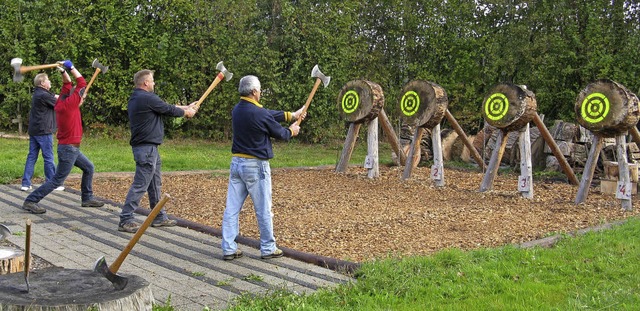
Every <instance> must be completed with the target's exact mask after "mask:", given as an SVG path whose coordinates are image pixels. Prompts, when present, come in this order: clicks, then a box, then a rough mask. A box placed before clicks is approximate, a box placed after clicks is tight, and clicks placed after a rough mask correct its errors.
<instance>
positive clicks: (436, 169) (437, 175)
mask: <svg viewBox="0 0 640 311" xmlns="http://www.w3.org/2000/svg"><path fill="white" fill-rule="evenodd" d="M431 179H433V180H442V165H432V166H431Z"/></svg>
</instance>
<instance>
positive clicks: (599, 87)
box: [574, 79, 640, 138]
mask: <svg viewBox="0 0 640 311" xmlns="http://www.w3.org/2000/svg"><path fill="white" fill-rule="evenodd" d="M574 108H575V112H576V116H577V118H578V123H580V125H582V126H584V127H585V128H587V129H588V130H590V131H591V132H593V133H594V134H596V135H599V136H601V137H607V138H608V137H615V136H617V135H618V134H620V133H624V132H626V131H628V130H629V129H631V128H632V127H634V126H635V125H636V123H638V119H639V117H640V112H639V111H638V97H637V96H636V95H635V94H633V93H631V92H630V91H629V90H628V89H627V88H626V87H624V86H623V85H621V84H619V83H616V82H614V81H611V80H608V79H600V80H597V81H595V82H593V83H590V84H589V85H587V87H586V88H585V89H584V90H582V91H581V92H580V94H578V98H577V99H576V103H575V106H574Z"/></svg>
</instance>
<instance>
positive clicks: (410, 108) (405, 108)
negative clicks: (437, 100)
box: [400, 91, 420, 117]
mask: <svg viewBox="0 0 640 311" xmlns="http://www.w3.org/2000/svg"><path fill="white" fill-rule="evenodd" d="M419 107H420V96H419V95H418V93H416V92H414V91H409V92H406V93H405V94H404V95H403V96H402V100H401V101H400V110H402V113H403V114H404V115H405V116H407V117H410V116H412V115H414V114H415V113H416V112H418V108H419Z"/></svg>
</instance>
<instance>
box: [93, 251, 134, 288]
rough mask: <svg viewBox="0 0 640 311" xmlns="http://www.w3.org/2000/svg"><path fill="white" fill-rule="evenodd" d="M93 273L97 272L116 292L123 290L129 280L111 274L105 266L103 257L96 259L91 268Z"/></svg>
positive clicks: (105, 262) (107, 266)
mask: <svg viewBox="0 0 640 311" xmlns="http://www.w3.org/2000/svg"><path fill="white" fill-rule="evenodd" d="M93 271H95V272H98V273H100V274H101V275H102V276H104V277H105V278H107V280H109V281H110V282H111V284H113V287H115V288H116V289H117V290H123V289H124V288H125V287H127V283H128V282H129V279H127V278H126V277H124V276H121V275H118V274H116V273H113V272H111V270H109V265H107V260H106V259H105V258H104V256H102V257H100V258H98V260H97V261H96V263H95V265H94V266H93Z"/></svg>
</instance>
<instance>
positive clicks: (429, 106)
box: [398, 80, 449, 129]
mask: <svg viewBox="0 0 640 311" xmlns="http://www.w3.org/2000/svg"><path fill="white" fill-rule="evenodd" d="M400 94H401V96H400V101H399V103H398V111H399V113H400V116H401V117H402V118H403V119H404V121H405V122H406V123H407V124H409V125H411V126H415V127H423V128H426V129H432V128H433V127H434V126H436V125H438V124H440V122H441V121H442V118H444V116H445V113H446V111H447V106H448V104H449V100H448V98H447V92H445V90H444V89H443V88H442V87H441V86H440V85H438V84H435V83H433V82H429V81H423V80H414V81H411V82H409V83H407V84H406V85H405V86H404V87H403V88H402V91H401V93H400Z"/></svg>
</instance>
